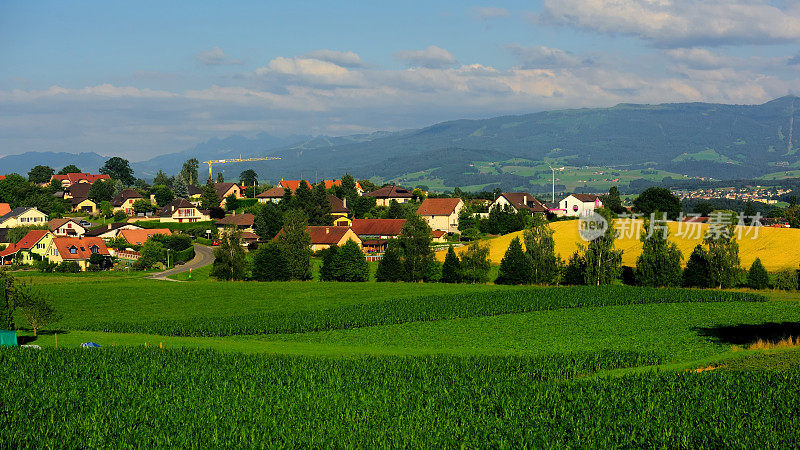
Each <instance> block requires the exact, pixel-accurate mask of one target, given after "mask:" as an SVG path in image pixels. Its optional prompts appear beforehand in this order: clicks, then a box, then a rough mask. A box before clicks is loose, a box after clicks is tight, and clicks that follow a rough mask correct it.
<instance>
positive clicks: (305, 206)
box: [284, 180, 314, 223]
mask: <svg viewBox="0 0 800 450" xmlns="http://www.w3.org/2000/svg"><path fill="white" fill-rule="evenodd" d="M284 194H285V192H284ZM293 202H294V204H293V207H294V208H297V209H299V210H301V211H303V212H304V213H305V214H306V217H308V218H309V219H308V220H309V223H310V222H311V213H312V211H313V209H314V193H313V192H311V186H309V185H308V183H307V182H306V181H305V180H303V181H300V186H298V187H297V189H295V191H294V200H293Z"/></svg>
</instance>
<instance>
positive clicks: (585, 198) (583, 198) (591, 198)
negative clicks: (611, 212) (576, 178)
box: [572, 194, 600, 203]
mask: <svg viewBox="0 0 800 450" xmlns="http://www.w3.org/2000/svg"><path fill="white" fill-rule="evenodd" d="M572 196H573V197H575V198H577V199H578V200H580V201H582V202H584V203H588V202H594V201H595V200H597V199H599V198H600V196H598V195H594V194H572Z"/></svg>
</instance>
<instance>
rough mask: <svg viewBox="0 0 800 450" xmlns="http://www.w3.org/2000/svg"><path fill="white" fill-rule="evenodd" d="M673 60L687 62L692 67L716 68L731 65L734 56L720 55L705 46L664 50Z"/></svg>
mask: <svg viewBox="0 0 800 450" xmlns="http://www.w3.org/2000/svg"><path fill="white" fill-rule="evenodd" d="M664 53H665V54H666V55H667V56H669V57H670V58H671V59H672V60H674V61H676V62H678V63H683V64H686V65H687V66H688V67H690V68H692V69H716V68H720V67H730V66H731V65H733V64H734V63H735V61H734V59H733V58H730V57H727V56H723V55H719V54H716V53H713V52H711V51H710V50H707V49H704V48H675V49H670V50H666V51H665V52H664Z"/></svg>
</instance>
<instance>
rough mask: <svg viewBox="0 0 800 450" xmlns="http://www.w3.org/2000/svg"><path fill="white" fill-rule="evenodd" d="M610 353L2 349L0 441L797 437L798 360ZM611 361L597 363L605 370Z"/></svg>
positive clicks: (118, 444)
mask: <svg viewBox="0 0 800 450" xmlns="http://www.w3.org/2000/svg"><path fill="white" fill-rule="evenodd" d="M658 362H659V358H658V357H657V356H655V355H647V354H644V355H642V354H636V353H631V352H603V353H600V354H596V355H593V354H576V355H562V356H547V357H536V358H525V357H468V358H460V357H444V356H432V357H364V358H324V357H296V356H264V355H238V354H233V355H231V354H220V353H215V352H211V351H191V350H159V349H143V348H105V349H74V350H63V349H62V350H54V349H45V350H41V351H36V350H30V349H3V350H0V380H2V381H0V384H2V390H0V397H1V400H0V418H1V420H0V442H2V446H3V447H36V448H48V447H59V448H65V447H66V448H72V447H113V448H126V447H145V448H152V447H173V446H181V447H197V446H203V447H243V446H246V447H284V446H293V447H300V446H302V447H307V446H314V447H319V446H326V447H378V446H380V447H412V448H420V447H423V448H430V447H437V448H438V447H448V448H453V447H500V448H526V447H534V448H542V447H547V448H564V447H592V448H597V447H673V448H697V447H706V448H707V447H734V448H774V447H784V448H788V447H793V446H796V445H797V442H800V415H798V414H797V412H798V407H797V405H798V404H799V403H798V402H799V401H800V371H799V370H798V369H797V367H796V366H792V367H789V368H786V369H785V370H772V371H747V370H725V369H719V370H713V371H707V372H702V373H695V372H677V371H675V372H666V373H663V372H657V371H649V372H643V373H636V374H634V373H631V374H627V375H624V374H623V375H616V376H612V375H609V374H606V375H603V371H604V370H608V369H615V368H624V367H633V366H640V365H649V364H656V363H658ZM598 372H599V373H598Z"/></svg>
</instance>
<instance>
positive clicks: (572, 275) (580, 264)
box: [563, 250, 586, 286]
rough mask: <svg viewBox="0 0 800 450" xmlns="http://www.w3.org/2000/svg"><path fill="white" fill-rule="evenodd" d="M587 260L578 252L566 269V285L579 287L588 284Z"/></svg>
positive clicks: (573, 255)
mask: <svg viewBox="0 0 800 450" xmlns="http://www.w3.org/2000/svg"><path fill="white" fill-rule="evenodd" d="M585 273H586V260H584V259H583V256H582V255H581V254H580V252H578V251H577V250H576V251H575V253H573V254H572V256H571V257H570V258H569V261H568V262H567V265H566V266H565V267H564V276H563V278H564V284H567V285H572V286H577V285H582V284H586V276H585Z"/></svg>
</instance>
